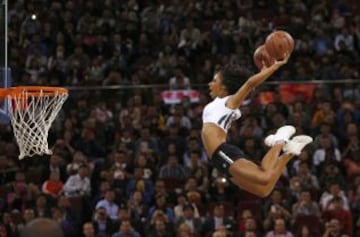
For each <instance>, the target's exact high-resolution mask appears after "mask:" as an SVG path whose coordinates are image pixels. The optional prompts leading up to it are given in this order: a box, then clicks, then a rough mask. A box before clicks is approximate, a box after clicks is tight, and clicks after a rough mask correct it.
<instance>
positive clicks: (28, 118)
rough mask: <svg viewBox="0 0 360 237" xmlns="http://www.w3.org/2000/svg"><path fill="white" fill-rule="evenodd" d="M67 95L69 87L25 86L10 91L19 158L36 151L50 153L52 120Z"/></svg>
mask: <svg viewBox="0 0 360 237" xmlns="http://www.w3.org/2000/svg"><path fill="white" fill-rule="evenodd" d="M67 97H68V93H67V91H66V90H59V91H51V92H48V91H46V90H37V91H36V93H34V92H29V91H28V90H27V89H22V90H20V91H19V92H16V93H12V94H8V95H7V101H8V106H9V115H10V118H11V124H12V127H13V131H14V136H15V138H16V141H17V143H18V146H19V151H20V154H19V159H23V158H24V157H27V156H29V157H31V156H34V155H44V154H48V155H51V154H52V151H51V150H50V149H49V147H48V141H47V139H48V134H49V129H50V127H51V124H52V122H53V121H54V119H55V118H56V116H57V114H58V113H59V111H60V109H61V107H62V105H63V104H64V102H65V100H66V99H67Z"/></svg>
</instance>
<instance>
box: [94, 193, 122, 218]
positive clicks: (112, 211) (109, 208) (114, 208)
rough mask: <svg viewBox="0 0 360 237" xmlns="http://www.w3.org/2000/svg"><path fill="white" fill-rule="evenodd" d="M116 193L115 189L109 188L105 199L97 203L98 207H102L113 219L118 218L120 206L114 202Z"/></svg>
mask: <svg viewBox="0 0 360 237" xmlns="http://www.w3.org/2000/svg"><path fill="white" fill-rule="evenodd" d="M114 199H115V193H114V191H113V190H107V191H106V193H105V197H104V199H102V200H100V201H99V202H98V203H97V204H96V209H98V208H100V207H102V208H104V209H105V210H106V213H107V215H108V216H109V217H110V218H111V219H112V220H117V219H118V213H119V206H118V205H117V204H116V203H114Z"/></svg>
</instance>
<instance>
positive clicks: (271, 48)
mask: <svg viewBox="0 0 360 237" xmlns="http://www.w3.org/2000/svg"><path fill="white" fill-rule="evenodd" d="M294 46H295V43H294V39H293V37H292V36H291V35H290V34H289V33H288V32H286V31H282V30H278V31H274V32H273V33H271V34H270V35H268V37H267V38H266V41H265V47H266V50H267V51H268V53H269V55H270V56H272V57H273V58H275V59H276V60H282V59H284V55H285V53H289V54H291V53H292V51H293V50H294Z"/></svg>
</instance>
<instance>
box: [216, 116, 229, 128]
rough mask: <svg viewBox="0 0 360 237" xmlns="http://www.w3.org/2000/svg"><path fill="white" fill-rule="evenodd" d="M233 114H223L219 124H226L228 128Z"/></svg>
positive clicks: (225, 126)
mask: <svg viewBox="0 0 360 237" xmlns="http://www.w3.org/2000/svg"><path fill="white" fill-rule="evenodd" d="M232 115H233V114H232V113H231V114H225V115H224V116H222V117H221V118H220V119H219V121H218V122H217V123H218V124H219V125H222V124H224V128H227V126H228V125H229V122H230V119H231V116H232Z"/></svg>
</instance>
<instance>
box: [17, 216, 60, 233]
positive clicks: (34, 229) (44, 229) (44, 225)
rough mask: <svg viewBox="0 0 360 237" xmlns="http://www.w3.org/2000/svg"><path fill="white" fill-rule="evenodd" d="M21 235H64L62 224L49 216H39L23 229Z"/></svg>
mask: <svg viewBox="0 0 360 237" xmlns="http://www.w3.org/2000/svg"><path fill="white" fill-rule="evenodd" d="M20 236H21V237H39V236H41V237H64V234H63V231H62V229H61V226H60V225H59V224H58V223H56V222H55V221H53V220H51V219H48V218H37V219H35V220H32V221H31V222H29V223H28V224H27V225H26V226H25V228H24V229H23V230H22V231H21V235H20Z"/></svg>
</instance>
